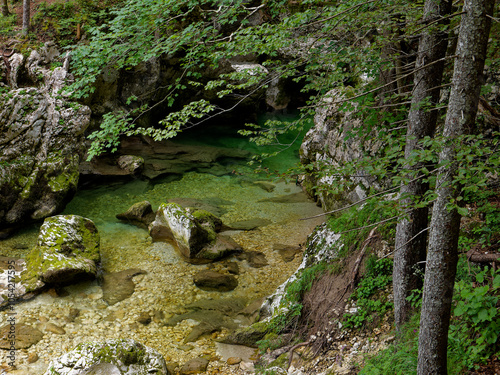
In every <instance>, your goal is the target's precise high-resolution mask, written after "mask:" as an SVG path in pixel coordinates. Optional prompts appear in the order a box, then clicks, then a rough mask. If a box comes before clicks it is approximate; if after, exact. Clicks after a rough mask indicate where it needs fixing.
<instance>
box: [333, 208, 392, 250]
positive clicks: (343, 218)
mask: <svg viewBox="0 0 500 375" xmlns="http://www.w3.org/2000/svg"><path fill="white" fill-rule="evenodd" d="M397 205H398V202H397V201H391V200H387V201H381V200H380V198H378V199H377V198H373V199H369V200H368V201H366V202H365V203H364V204H363V205H362V206H361V207H359V206H354V207H351V208H350V209H348V210H346V211H344V212H343V213H342V214H341V215H340V216H336V217H331V218H330V219H329V220H328V226H329V227H330V229H332V230H333V231H334V232H336V233H342V241H343V243H344V246H343V247H342V250H341V253H340V254H339V256H340V257H343V256H346V255H347V254H348V253H349V252H350V251H352V249H353V248H354V247H356V246H359V245H360V244H361V243H362V242H363V241H364V240H365V239H366V237H368V234H369V232H370V231H371V230H372V229H373V228H374V227H375V226H376V225H378V227H377V232H378V233H380V234H381V235H382V237H383V238H384V239H387V240H391V241H392V240H393V239H394V236H395V234H396V226H395V222H396V218H394V220H389V221H387V222H383V223H382V221H384V220H387V219H390V218H392V217H395V216H397V214H398V209H397ZM377 223H380V224H377ZM358 228H359V229H358Z"/></svg>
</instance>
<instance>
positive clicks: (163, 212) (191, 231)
mask: <svg viewBox="0 0 500 375" xmlns="http://www.w3.org/2000/svg"><path fill="white" fill-rule="evenodd" d="M149 233H150V235H151V237H152V238H153V241H161V240H167V241H170V242H173V243H174V245H176V247H177V250H178V251H179V253H180V254H181V255H182V256H183V257H184V258H186V259H191V258H194V257H195V256H196V254H198V253H199V252H200V250H201V249H202V248H203V247H204V246H205V245H206V244H207V243H209V242H211V241H214V240H215V233H213V235H212V233H209V231H207V230H206V229H205V228H203V227H202V226H201V225H200V224H199V223H198V222H197V220H196V219H195V218H194V217H193V215H191V214H190V213H189V212H188V211H187V210H185V209H184V208H182V207H181V206H179V205H178V204H175V203H166V204H165V203H164V204H162V205H161V206H160V207H159V208H158V211H157V212H156V217H155V220H154V221H153V222H152V223H151V225H150V227H149ZM211 235H212V236H211Z"/></svg>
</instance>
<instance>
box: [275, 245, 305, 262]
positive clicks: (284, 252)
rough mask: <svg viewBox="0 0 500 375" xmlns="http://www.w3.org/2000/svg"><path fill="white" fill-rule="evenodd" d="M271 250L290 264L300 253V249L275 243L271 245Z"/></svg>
mask: <svg viewBox="0 0 500 375" xmlns="http://www.w3.org/2000/svg"><path fill="white" fill-rule="evenodd" d="M273 250H274V251H277V252H278V253H279V255H280V256H281V259H283V261H284V262H291V261H292V260H294V259H295V256H296V255H297V254H300V253H301V252H302V247H300V246H292V245H284V244H279V243H276V244H274V245H273Z"/></svg>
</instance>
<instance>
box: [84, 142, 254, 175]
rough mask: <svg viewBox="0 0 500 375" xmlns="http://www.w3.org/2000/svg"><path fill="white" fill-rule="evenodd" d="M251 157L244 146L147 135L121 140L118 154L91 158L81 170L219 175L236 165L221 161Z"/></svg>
mask: <svg viewBox="0 0 500 375" xmlns="http://www.w3.org/2000/svg"><path fill="white" fill-rule="evenodd" d="M120 155H121V156H120ZM249 157H250V152H248V151H245V150H241V149H235V148H233V149H231V148H224V147H212V146H202V145H197V146H190V145H183V144H178V143H175V142H172V141H169V140H166V141H161V142H155V141H153V139H152V138H150V137H146V136H144V137H130V138H127V139H123V140H122V142H121V144H120V147H119V149H118V152H117V154H106V155H102V156H99V157H95V158H93V159H92V160H91V161H90V162H88V161H84V162H82V163H81V165H80V173H81V174H82V175H85V176H88V177H92V176H99V177H100V176H130V175H134V176H138V175H142V176H144V177H146V178H148V179H153V178H156V177H158V176H162V175H182V174H184V173H186V172H188V171H198V172H204V173H211V174H214V175H217V176H219V175H227V174H231V173H232V171H233V167H231V166H225V165H223V164H221V163H220V162H221V161H223V160H227V159H238V160H242V159H243V160H246V159H248V158H249Z"/></svg>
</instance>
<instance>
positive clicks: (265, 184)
mask: <svg viewBox="0 0 500 375" xmlns="http://www.w3.org/2000/svg"><path fill="white" fill-rule="evenodd" d="M254 185H256V186H258V187H260V188H261V189H263V190H265V191H267V192H269V193H271V192H273V191H274V189H275V188H276V185H275V184H273V183H272V182H269V181H255V182H254Z"/></svg>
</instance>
